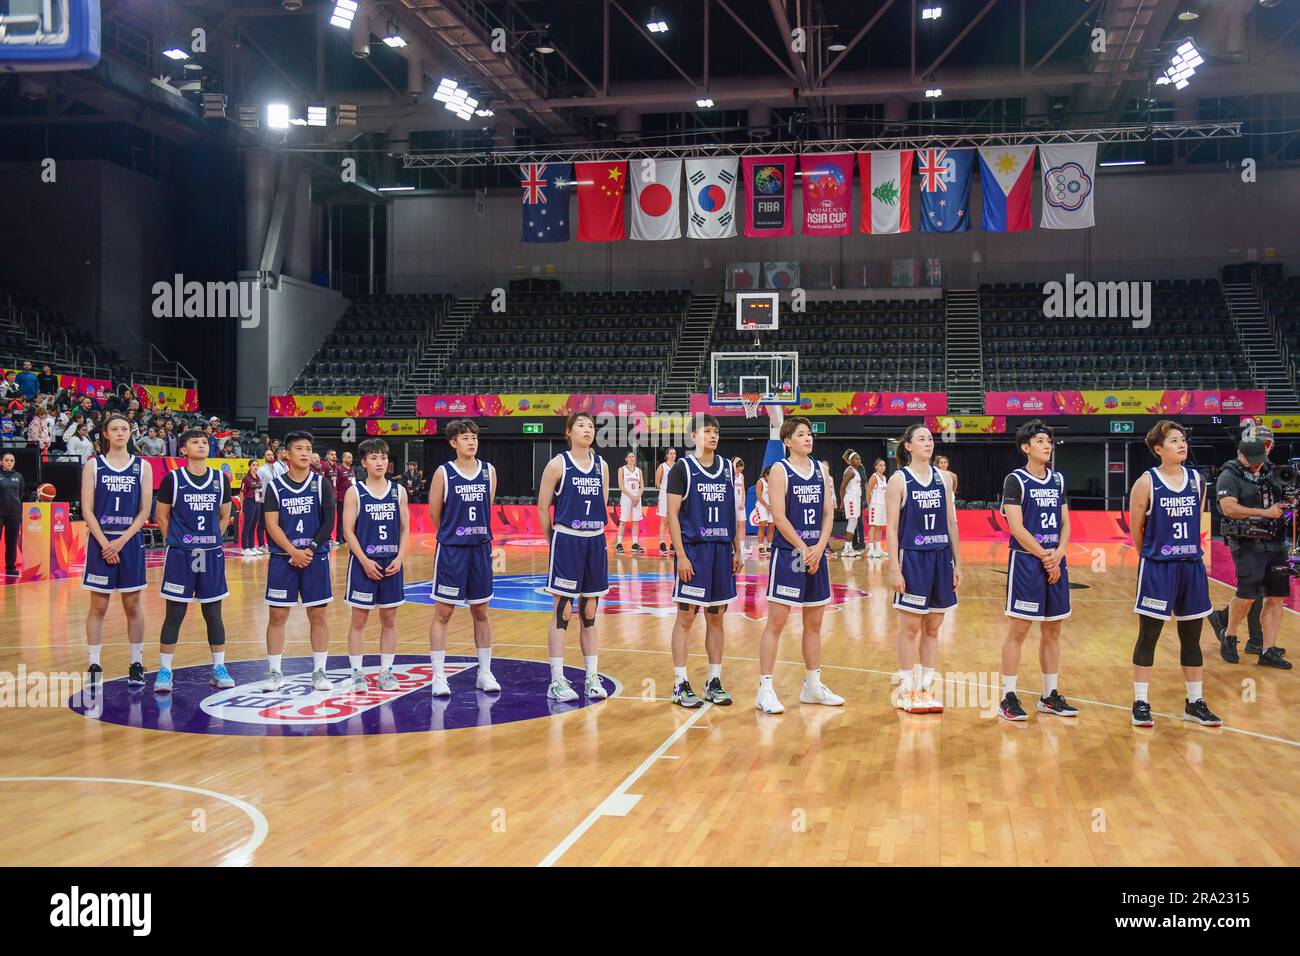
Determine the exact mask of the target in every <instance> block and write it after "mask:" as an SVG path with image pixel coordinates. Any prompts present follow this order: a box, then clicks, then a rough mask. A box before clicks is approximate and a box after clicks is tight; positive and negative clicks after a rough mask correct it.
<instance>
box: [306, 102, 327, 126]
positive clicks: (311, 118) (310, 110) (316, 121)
mask: <svg viewBox="0 0 1300 956" xmlns="http://www.w3.org/2000/svg"><path fill="white" fill-rule="evenodd" d="M326 116H327V111H326V108H325V107H324V106H309V107H307V125H308V126H324V125H325V122H326V119H325V118H326Z"/></svg>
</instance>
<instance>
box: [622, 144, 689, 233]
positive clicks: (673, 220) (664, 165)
mask: <svg viewBox="0 0 1300 956" xmlns="http://www.w3.org/2000/svg"><path fill="white" fill-rule="evenodd" d="M681 186H682V161H681V160H680V159H643V160H640V161H638V162H637V163H635V164H634V165H633V172H632V196H633V200H634V201H633V203H632V238H633V239H680V238H681V237H682V221H681V215H680V213H679V211H678V210H679V208H680V207H679V205H678V200H677V197H678V196H679V195H680V194H681Z"/></svg>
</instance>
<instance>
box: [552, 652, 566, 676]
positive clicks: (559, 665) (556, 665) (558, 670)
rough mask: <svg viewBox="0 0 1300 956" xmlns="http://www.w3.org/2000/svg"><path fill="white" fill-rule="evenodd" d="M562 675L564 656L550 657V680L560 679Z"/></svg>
mask: <svg viewBox="0 0 1300 956" xmlns="http://www.w3.org/2000/svg"><path fill="white" fill-rule="evenodd" d="M563 677H564V658H563V657H552V658H551V680H560V679H561V678H563Z"/></svg>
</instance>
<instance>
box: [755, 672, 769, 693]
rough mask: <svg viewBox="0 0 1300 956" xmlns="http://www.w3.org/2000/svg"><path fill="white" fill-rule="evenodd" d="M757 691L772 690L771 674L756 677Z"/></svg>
mask: <svg viewBox="0 0 1300 956" xmlns="http://www.w3.org/2000/svg"><path fill="white" fill-rule="evenodd" d="M758 689H759V690H771V689H772V675H771V674H760V675H759V676H758Z"/></svg>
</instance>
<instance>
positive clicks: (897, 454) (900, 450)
mask: <svg viewBox="0 0 1300 956" xmlns="http://www.w3.org/2000/svg"><path fill="white" fill-rule="evenodd" d="M924 427H925V426H924V425H923V424H921V423H920V422H917V423H915V424H913V425H908V426H907V428H906V429H905V430H904V431H903V434H902V435H901V436H900V437H899V439H898V447H897V448H895V449H894V460H895V461H896V462H897V463H898V467H899V468H903V467H905V466H907V465H910V464H911V463H912V453H911V452H910V451H908V450H907V444H908V442H910V441H911V440H912V436H913V435H915V434H916V433H917V432H919V431H920V430H921V429H922V428H924Z"/></svg>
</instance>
